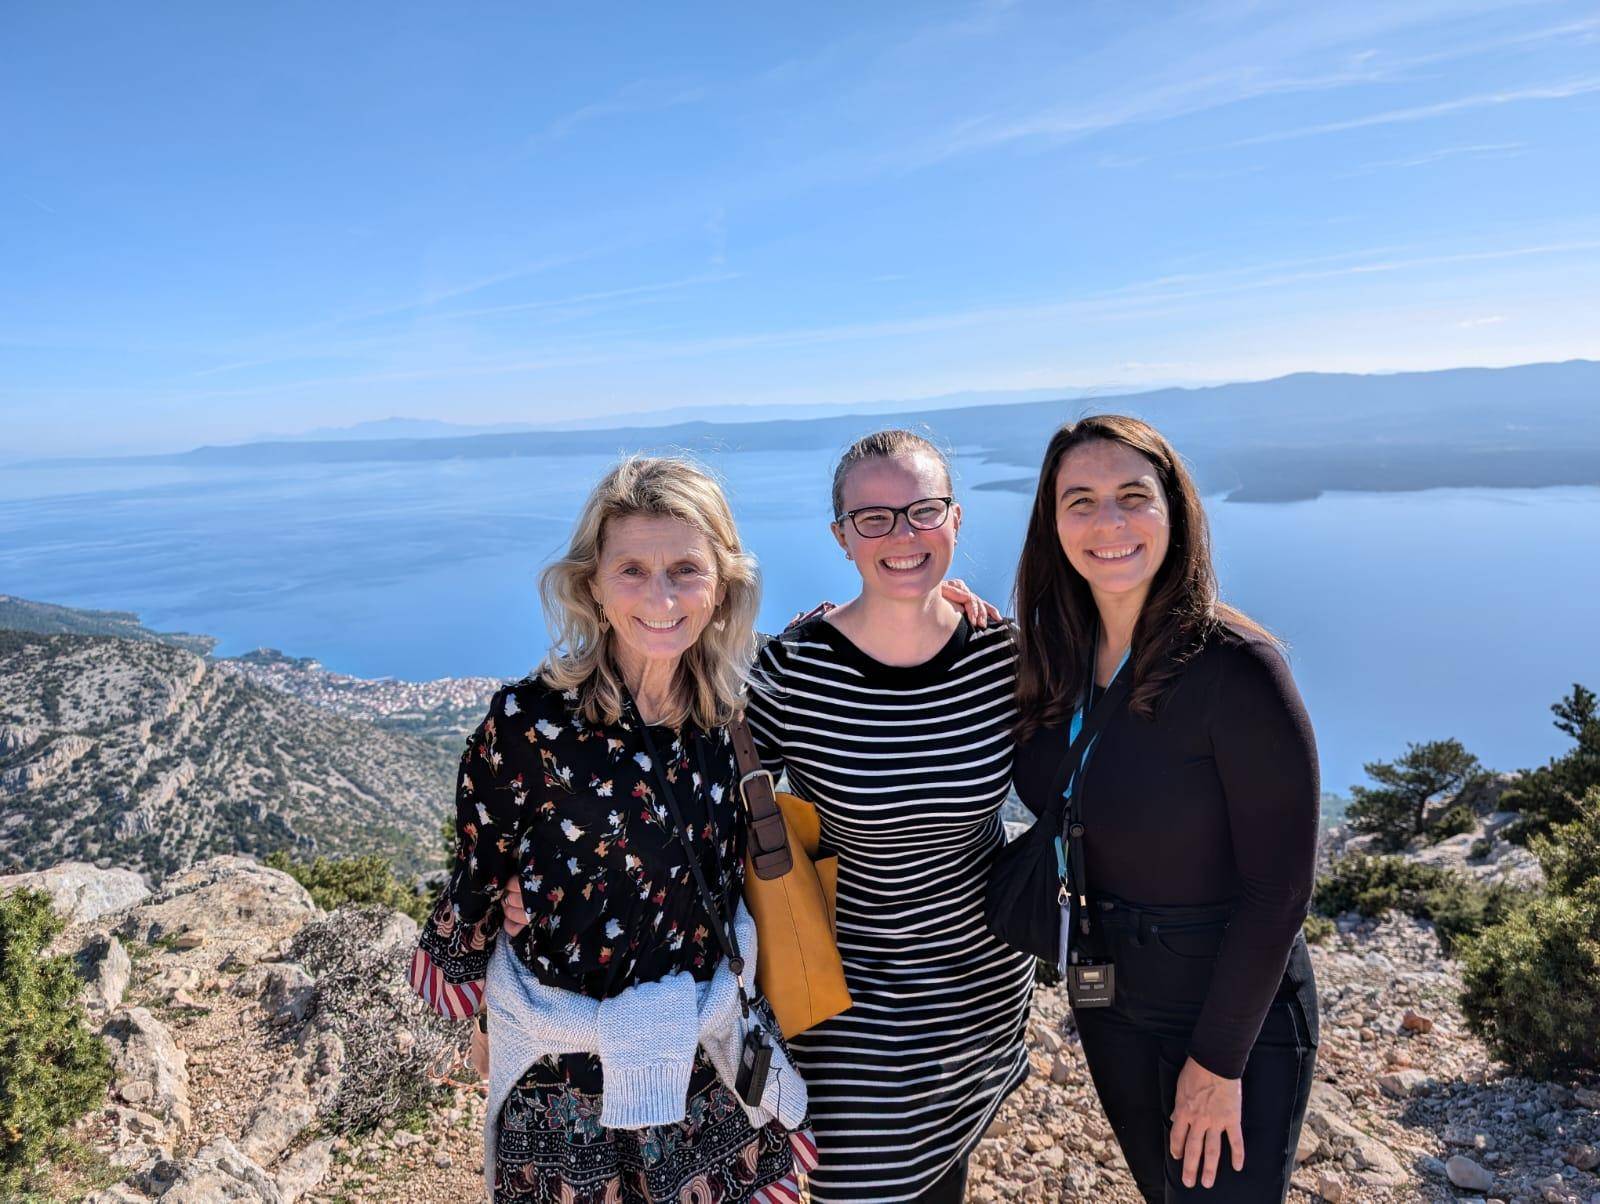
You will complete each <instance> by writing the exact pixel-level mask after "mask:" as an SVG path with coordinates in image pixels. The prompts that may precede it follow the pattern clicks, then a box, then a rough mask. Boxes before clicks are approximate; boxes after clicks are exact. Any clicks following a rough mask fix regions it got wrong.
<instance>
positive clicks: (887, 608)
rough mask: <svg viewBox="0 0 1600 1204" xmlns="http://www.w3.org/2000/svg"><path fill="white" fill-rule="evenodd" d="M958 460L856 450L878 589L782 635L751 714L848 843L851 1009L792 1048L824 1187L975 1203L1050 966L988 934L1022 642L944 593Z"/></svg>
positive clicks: (845, 468)
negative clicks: (988, 887)
mask: <svg viewBox="0 0 1600 1204" xmlns="http://www.w3.org/2000/svg"><path fill="white" fill-rule="evenodd" d="M950 493H951V486H950V470H949V465H948V464H947V462H946V461H945V458H944V456H943V455H942V454H941V453H940V452H939V450H938V449H937V448H936V447H934V446H933V444H931V443H929V442H928V441H927V440H926V439H923V438H921V437H920V436H918V435H915V434H912V433H911V432H909V431H894V430H892V431H883V432H880V433H878V434H875V435H872V436H869V437H867V438H865V439H862V440H861V441H859V442H858V443H856V444H855V445H854V446H853V447H851V448H850V449H849V451H847V452H846V453H845V455H844V457H843V459H841V460H840V462H839V465H838V468H837V469H836V471H835V473H834V480H833V512H834V514H835V515H837V516H838V517H837V519H836V521H835V522H834V524H833V533H834V537H835V538H836V539H837V540H838V542H839V546H840V548H841V549H843V551H844V554H845V557H846V558H847V559H849V560H851V561H852V562H853V563H854V564H855V566H856V568H857V570H858V571H859V572H860V574H861V592H860V594H858V595H857V596H856V597H855V598H854V599H852V600H851V601H850V602H848V603H846V604H844V605H843V606H840V607H837V608H835V609H833V610H831V611H829V612H828V613H826V614H825V615H820V616H814V617H811V618H808V619H807V620H805V621H803V622H801V623H800V624H799V625H798V626H796V627H793V628H791V629H790V630H789V631H787V632H785V633H784V634H783V635H782V636H779V637H777V638H776V639H774V640H772V641H771V642H769V643H768V644H767V645H766V647H765V648H764V649H763V651H762V654H761V657H760V659H759V661H758V665H757V668H756V671H755V674H754V680H753V682H752V685H751V690H750V697H749V702H748V705H747V714H748V717H749V721H750V726H751V729H752V731H753V732H754V733H755V736H756V740H757V743H758V744H759V745H760V748H761V754H762V759H763V760H764V762H765V763H766V765H767V768H768V769H770V770H772V772H773V773H777V772H779V771H780V770H786V771H787V773H788V779H789V787H790V789H791V790H793V791H794V792H795V793H797V794H799V795H800V796H802V797H803V798H805V799H807V800H809V801H810V802H812V803H814V804H815V805H816V807H817V810H818V813H819V815H820V817H821V821H822V839H823V842H824V844H826V845H827V846H829V847H830V848H832V849H834V850H836V851H837V852H838V854H839V895H838V937H839V950H840V953H841V954H842V955H843V958H844V965H845V974H846V978H847V980H848V983H849V987H850V992H851V995H852V997H853V999H854V1001H855V1003H854V1006H853V1007H851V1008H850V1009H849V1010H848V1011H846V1012H844V1013H843V1014H842V1015H839V1016H837V1017H835V1018H833V1019H832V1020H829V1021H827V1022H825V1023H823V1024H821V1025H818V1026H817V1027H816V1028H814V1029H812V1030H810V1031H809V1032H806V1033H803V1034H801V1035H800V1036H798V1037H797V1038H795V1039H794V1040H793V1041H792V1042H791V1043H790V1044H791V1049H792V1051H793V1053H794V1055H795V1059H796V1063H797V1065H798V1067H799V1069H800V1071H801V1073H802V1075H803V1076H804V1077H805V1080H806V1084H807V1088H808V1091H809V1094H810V1100H811V1109H812V1119H813V1122H814V1125H815V1131H816V1136H817V1142H818V1156H819V1159H820V1164H819V1166H818V1167H817V1169H816V1170H815V1171H814V1172H813V1173H812V1175H811V1188H812V1193H813V1199H815V1200H816V1201H818V1202H819V1204H833V1202H835V1201H847V1200H858V1201H873V1202H875V1204H881V1202H887V1201H928V1202H930V1204H932V1202H937V1201H959V1200H960V1199H961V1198H962V1196H963V1193H964V1189H965V1182H966V1169H967V1158H968V1155H969V1154H970V1153H971V1152H972V1149H973V1147H974V1146H976V1145H977V1143H978V1141H979V1139H980V1138H981V1137H982V1136H983V1132H984V1130H985V1129H986V1128H987V1127H988V1124H989V1122H990V1120H991V1119H992V1118H993V1116H994V1113H995V1111H996V1109H997V1108H998V1107H999V1106H1000V1101H1001V1100H1002V1099H1003V1098H1004V1097H1005V1096H1006V1094H1007V1093H1009V1092H1010V1091H1011V1089H1012V1088H1014V1087H1015V1086H1016V1085H1017V1084H1018V1083H1020V1082H1021V1081H1022V1079H1023V1077H1024V1075H1025V1074H1026V1072H1027V1060H1026V1054H1025V1051H1024V1046H1023V1032H1024V1027H1025V1025H1026V1022H1027V1015H1028V1005H1029V1002H1030V997H1031V994H1032V987H1033V964H1032V959H1031V958H1029V957H1027V956H1025V955H1023V954H1020V953H1017V952H1015V951H1013V950H1011V949H1009V948H1008V947H1007V946H1005V945H1003V944H1001V943H1000V942H998V941H997V940H996V939H995V938H994V937H992V936H991V935H990V934H989V933H988V931H987V930H986V929H985V927H984V921H983V895H984V884H985V880H986V876H987V872H988V867H989V864H990V862H991V861H992V860H993V858H994V855H995V853H996V852H997V851H998V850H999V848H1000V847H1001V845H1002V844H1003V843H1004V835H1003V830H1002V827H1001V823H1000V807H1001V804H1002V803H1003V802H1004V801H1005V798H1006V792H1007V788H1008V786H1009V784H1010V780H1011V752H1012V727H1013V725H1014V722H1015V718H1016V709H1015V703H1014V688H1015V673H1014V661H1015V652H1014V650H1013V646H1012V630H1011V628H1010V626H1009V625H1004V624H996V625H992V626H987V627H974V626H973V625H972V624H971V623H969V622H968V620H967V619H966V617H965V616H964V615H963V614H962V613H961V612H959V611H957V610H956V609H955V608H953V607H952V606H951V605H950V604H949V603H948V602H946V601H945V600H944V599H943V598H942V597H941V588H940V583H941V581H942V580H943V578H944V575H945V573H946V572H947V571H948V569H949V567H950V561H951V558H952V555H953V553H954V550H955V545H956V537H957V535H958V533H959V531H960V528H961V507H960V506H958V505H957V504H956V503H955V502H954V500H953V499H952V498H951V496H950Z"/></svg>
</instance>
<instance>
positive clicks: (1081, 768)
mask: <svg viewBox="0 0 1600 1204" xmlns="http://www.w3.org/2000/svg"><path fill="white" fill-rule="evenodd" d="M1132 651H1133V649H1132V648H1129V649H1128V651H1127V652H1124V653H1123V654H1122V659H1121V660H1120V661H1118V662H1117V667H1116V669H1115V670H1113V672H1112V674H1111V680H1112V681H1115V680H1116V679H1117V674H1118V673H1121V672H1122V666H1124V665H1126V664H1127V663H1128V656H1129V654H1130V653H1132ZM1088 707H1089V699H1088V698H1085V699H1084V700H1083V706H1081V707H1079V708H1078V709H1077V710H1076V711H1073V712H1072V726H1071V727H1070V728H1069V729H1068V732H1067V744H1068V745H1069V746H1070V745H1072V744H1073V743H1075V742H1076V741H1077V739H1078V733H1080V732H1081V731H1083V719H1084V716H1085V715H1086V714H1087V713H1088ZM1099 742H1100V737H1099V736H1098V735H1096V736H1095V738H1094V739H1092V740H1090V741H1089V745H1088V747H1087V748H1085V749H1084V750H1083V760H1082V761H1080V762H1078V765H1077V768H1076V769H1074V770H1073V772H1072V775H1071V776H1070V777H1069V778H1067V786H1066V789H1065V790H1063V791H1062V792H1061V797H1062V798H1065V799H1070V798H1071V797H1072V787H1073V784H1074V783H1075V782H1076V781H1077V778H1078V774H1080V773H1083V772H1085V771H1086V770H1087V769H1088V768H1089V758H1090V757H1091V756H1092V755H1093V754H1094V746H1095V745H1096V744H1098V743H1099ZM1055 846H1056V872H1057V873H1058V874H1059V875H1060V876H1061V891H1060V894H1061V899H1062V902H1065V901H1066V896H1067V849H1066V846H1065V844H1063V843H1062V840H1061V833H1059V832H1057V833H1056V839H1055Z"/></svg>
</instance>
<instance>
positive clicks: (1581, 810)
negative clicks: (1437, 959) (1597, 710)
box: [1461, 787, 1600, 1078]
mask: <svg viewBox="0 0 1600 1204" xmlns="http://www.w3.org/2000/svg"><path fill="white" fill-rule="evenodd" d="M1572 809H1573V811H1574V815H1573V818H1572V819H1570V820H1569V821H1567V822H1565V823H1560V824H1555V825H1553V826H1551V827H1550V829H1549V830H1548V832H1546V833H1545V834H1543V835H1539V836H1535V837H1534V839H1533V841H1532V848H1533V851H1534V853H1535V854H1536V855H1537V856H1538V858H1539V864H1540V865H1541V866H1542V867H1543V868H1544V873H1545V887H1546V889H1545V893H1544V894H1542V895H1535V896H1532V897H1528V898H1524V899H1522V900H1521V901H1519V902H1517V903H1516V904H1515V905H1514V906H1512V907H1511V908H1509V909H1508V910H1507V911H1506V912H1505V914H1504V915H1502V916H1500V917H1498V922H1497V923H1494V924H1492V925H1490V926H1487V927H1485V928H1484V929H1483V931H1481V932H1480V933H1478V934H1477V935H1474V936H1469V937H1468V938H1467V939H1465V940H1463V941H1462V971H1463V974H1462V978H1463V986H1464V990H1463V994H1462V1000H1461V1006H1462V1012H1463V1014H1464V1015H1465V1017H1466V1020H1467V1024H1468V1026H1469V1027H1470V1028H1471V1029H1472V1030H1473V1032H1475V1033H1477V1034H1478V1036H1480V1037H1482V1038H1483V1041H1484V1043H1485V1044H1486V1045H1488V1046H1489V1048H1490V1049H1491V1050H1492V1051H1493V1052H1494V1053H1495V1055H1496V1056H1497V1057H1499V1058H1501V1059H1503V1060H1504V1061H1505V1062H1506V1063H1507V1064H1509V1065H1510V1066H1511V1067H1512V1069H1514V1070H1518V1071H1521V1072H1523V1073H1526V1074H1530V1075H1534V1076H1537V1077H1540V1078H1547V1077H1551V1076H1553V1075H1558V1074H1570V1073H1573V1072H1576V1071H1583V1070H1596V1069H1600V1052H1597V1047H1596V1045H1595V1042H1594V1036H1593V1034H1594V1033H1595V1032H1596V1030H1600V990H1597V989H1596V984H1600V787H1590V788H1589V789H1588V790H1587V791H1586V792H1585V793H1584V795H1583V796H1582V797H1581V798H1580V799H1578V800H1576V801H1575V802H1574V804H1573V808H1572Z"/></svg>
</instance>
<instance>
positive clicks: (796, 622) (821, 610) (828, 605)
mask: <svg viewBox="0 0 1600 1204" xmlns="http://www.w3.org/2000/svg"><path fill="white" fill-rule="evenodd" d="M837 609H838V607H836V606H835V605H834V604H833V603H832V602H818V603H817V604H816V605H815V606H813V607H812V608H811V609H810V610H803V611H801V612H800V613H798V614H797V615H795V617H794V618H792V619H790V620H789V621H788V622H787V623H785V624H784V625H783V629H784V630H785V631H788V630H789V629H790V628H793V627H798V626H800V624H802V623H809V622H810V621H811V620H812V619H817V618H821V617H822V616H823V615H825V614H827V613H828V612H829V611H830V610H837Z"/></svg>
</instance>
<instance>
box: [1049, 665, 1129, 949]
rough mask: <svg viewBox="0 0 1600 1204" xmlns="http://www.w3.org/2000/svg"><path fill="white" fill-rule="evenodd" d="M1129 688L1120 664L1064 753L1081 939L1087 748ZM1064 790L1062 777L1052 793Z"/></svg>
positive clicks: (1085, 917)
mask: <svg viewBox="0 0 1600 1204" xmlns="http://www.w3.org/2000/svg"><path fill="white" fill-rule="evenodd" d="M1132 687H1133V667H1132V665H1131V664H1124V665H1123V666H1122V668H1121V669H1119V670H1118V671H1117V675H1116V676H1115V677H1113V678H1112V679H1111V684H1110V685H1109V686H1107V687H1106V692H1105V693H1104V694H1102V695H1101V696H1100V701H1099V702H1097V703H1095V704H1094V707H1093V708H1092V709H1091V710H1090V711H1089V714H1088V715H1087V716H1086V717H1085V718H1084V721H1083V727H1082V728H1080V729H1079V731H1078V738H1077V739H1076V740H1074V741H1073V742H1072V748H1071V749H1069V750H1068V752H1067V758H1066V768H1067V771H1068V772H1070V773H1071V774H1072V798H1071V800H1070V802H1069V803H1068V806H1067V816H1066V824H1065V831H1063V832H1062V835H1063V836H1065V837H1066V841H1067V857H1068V861H1069V863H1070V864H1071V867H1072V888H1073V893H1074V894H1076V895H1077V896H1078V908H1077V912H1078V931H1080V932H1081V933H1083V935H1085V936H1088V935H1089V908H1088V902H1089V872H1088V861H1089V858H1088V853H1087V852H1086V850H1085V849H1084V847H1083V836H1084V826H1083V801H1082V800H1083V776H1084V775H1083V770H1084V765H1085V763H1086V762H1087V760H1088V755H1089V748H1090V746H1091V745H1092V744H1093V743H1094V740H1095V738H1096V737H1097V736H1099V734H1100V733H1101V732H1102V731H1103V730H1104V729H1105V726H1106V724H1107V723H1109V722H1111V717H1112V716H1113V715H1115V714H1116V713H1117V711H1118V710H1119V709H1120V708H1121V706H1122V703H1123V700H1124V699H1126V698H1127V696H1128V691H1129V690H1130V689H1132ZM1084 701H1085V702H1088V699H1087V698H1085V699H1084ZM1066 788H1067V787H1066V778H1065V775H1063V776H1062V777H1061V778H1059V779H1058V780H1057V782H1056V787H1055V789H1056V793H1057V794H1058V795H1060V794H1063V793H1065V792H1066Z"/></svg>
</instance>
